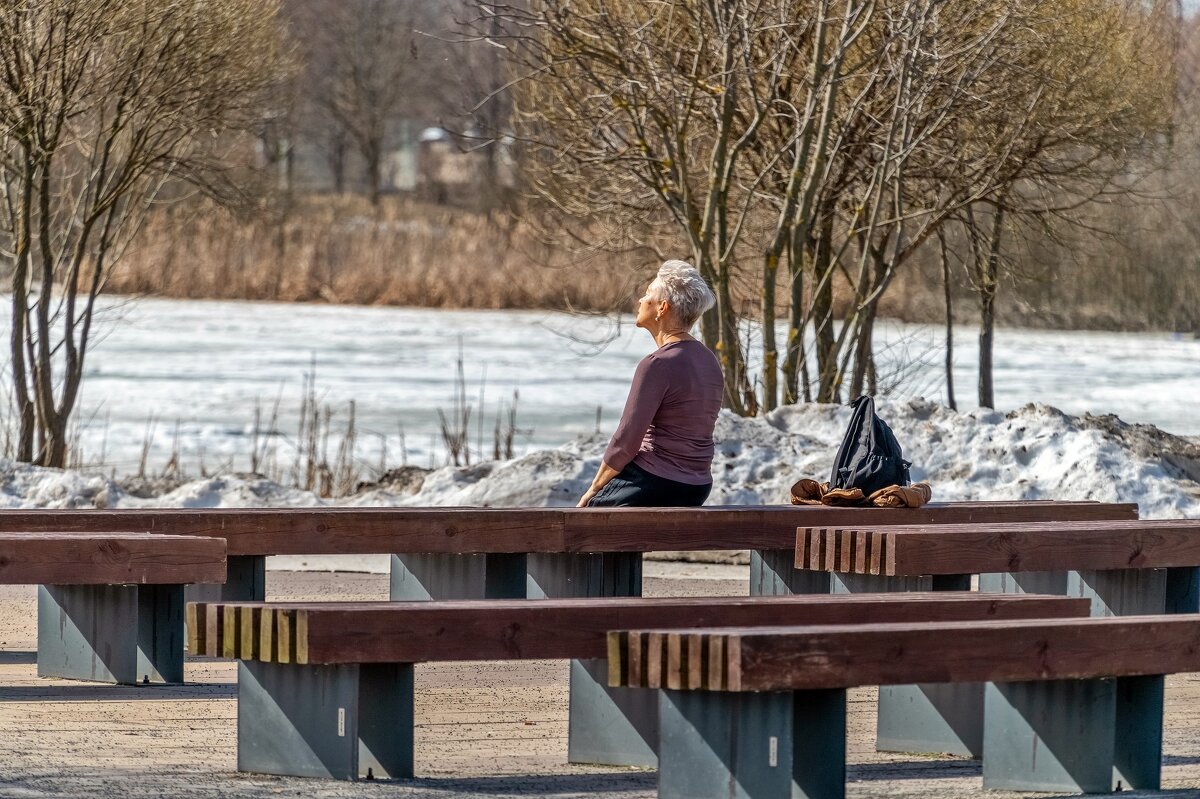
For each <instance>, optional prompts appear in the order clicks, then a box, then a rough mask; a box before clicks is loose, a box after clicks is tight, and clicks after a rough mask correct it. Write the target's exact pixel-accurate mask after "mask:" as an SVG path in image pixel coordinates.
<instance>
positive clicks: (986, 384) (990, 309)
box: [979, 205, 1004, 408]
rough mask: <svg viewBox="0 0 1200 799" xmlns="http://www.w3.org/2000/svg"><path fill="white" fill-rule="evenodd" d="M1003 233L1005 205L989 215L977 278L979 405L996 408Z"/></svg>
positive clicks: (999, 206)
mask: <svg viewBox="0 0 1200 799" xmlns="http://www.w3.org/2000/svg"><path fill="white" fill-rule="evenodd" d="M1003 233H1004V206H1003V205H998V206H997V207H996V213H995V214H994V215H993V217H992V233H991V241H990V243H989V246H988V251H987V257H986V258H985V260H984V262H983V264H982V265H981V266H982V274H981V278H982V279H981V280H980V281H979V283H980V285H979V407H981V408H995V407H996V400H995V391H994V386H993V379H992V374H993V372H992V350H993V345H994V343H995V335H996V294H997V293H998V291H999V289H1000V285H999V277H1000V241H1001V238H1002V236H1003Z"/></svg>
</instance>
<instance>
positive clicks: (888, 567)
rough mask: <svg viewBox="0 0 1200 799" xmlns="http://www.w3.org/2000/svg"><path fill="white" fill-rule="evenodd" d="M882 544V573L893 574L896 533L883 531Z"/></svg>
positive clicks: (894, 569) (894, 571)
mask: <svg viewBox="0 0 1200 799" xmlns="http://www.w3.org/2000/svg"><path fill="white" fill-rule="evenodd" d="M883 546H884V554H883V573H884V574H895V573H896V534H895V533H890V532H888V533H884V534H883ZM922 573H924V572H922ZM960 573H961V572H955V574H960Z"/></svg>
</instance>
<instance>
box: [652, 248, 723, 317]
mask: <svg viewBox="0 0 1200 799" xmlns="http://www.w3.org/2000/svg"><path fill="white" fill-rule="evenodd" d="M650 294H651V296H653V297H654V298H655V299H656V300H659V301H660V302H661V301H662V300H666V301H667V303H668V304H669V305H670V306H671V310H672V311H674V312H675V315H676V316H677V317H679V321H680V322H682V323H683V324H684V325H686V326H687V327H689V328H690V327H691V326H692V325H694V324H696V320H697V319H699V318H700V315H701V314H703V313H704V312H705V311H707V310H708V309H709V308H711V307H713V305H715V304H716V302H717V298H716V296H715V295H714V294H713V292H712V289H710V288H709V287H708V284H707V283H705V282H704V278H702V277H701V276H700V273H699V272H697V271H696V268H695V267H694V266H692V265H691V264H689V263H688V262H687V261H664V262H663V265H662V266H661V267H659V269H658V276H657V277H655V278H654V281H653V282H652V283H651V284H650Z"/></svg>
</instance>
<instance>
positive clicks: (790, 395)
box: [783, 231, 810, 405]
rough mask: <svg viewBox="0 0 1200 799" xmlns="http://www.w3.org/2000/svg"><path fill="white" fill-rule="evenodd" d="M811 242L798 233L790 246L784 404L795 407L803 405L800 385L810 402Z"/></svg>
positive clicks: (784, 361)
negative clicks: (807, 310) (807, 277)
mask: <svg viewBox="0 0 1200 799" xmlns="http://www.w3.org/2000/svg"><path fill="white" fill-rule="evenodd" d="M806 246H807V242H805V241H803V240H801V237H800V235H799V231H795V232H794V233H793V235H792V236H791V238H790V241H789V244H788V277H789V279H790V280H791V287H790V294H791V297H790V304H791V307H790V308H789V309H788V332H787V354H786V355H785V356H784V360H783V401H784V404H786V405H792V404H794V403H797V402H799V401H800V396H801V394H800V384H801V383H803V384H804V395H803V396H804V401H805V402H808V401H809V398H810V397H809V393H808V375H807V374H806V373H805V372H806V365H805V358H804V325H805V319H804V260H805V259H804V251H805V248H806Z"/></svg>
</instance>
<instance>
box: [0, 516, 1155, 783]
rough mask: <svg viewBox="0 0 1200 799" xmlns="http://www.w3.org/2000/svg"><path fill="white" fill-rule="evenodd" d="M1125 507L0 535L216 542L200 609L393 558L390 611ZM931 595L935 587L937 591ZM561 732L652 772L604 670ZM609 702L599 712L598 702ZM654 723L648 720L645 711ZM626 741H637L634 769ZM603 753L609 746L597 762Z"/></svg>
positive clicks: (349, 522)
mask: <svg viewBox="0 0 1200 799" xmlns="http://www.w3.org/2000/svg"><path fill="white" fill-rule="evenodd" d="M1136 518H1137V506H1136V505H1133V504H1108V503H1098V502H1048V501H1029V502H957V503H933V504H930V505H927V506H925V507H923V508H919V509H915V510H910V509H882V508H830V507H810V506H792V505H777V506H746V507H742V506H739V507H704V508H606V509H579V508H271V509H184V510H150V509H139V510H127V511H126V510H6V511H2V512H0V529H16V527H17V526H23V527H25V528H26V529H36V528H37V527H38V526H39V525H42V526H49V525H54V526H56V527H59V528H61V529H78V530H106V529H108V530H111V529H134V530H141V531H146V532H159V533H163V532H166V533H172V534H182V535H196V536H218V537H222V538H225V539H227V540H228V542H229V544H228V545H229V580H228V581H227V583H226V584H224V585H223V586H213V587H208V588H206V589H203V590H200V591H189V598H191V599H193V600H206V601H242V600H263V599H265V597H266V594H265V581H264V574H265V560H266V557H267V556H269V555H362V554H388V553H390V554H392V561H391V598H392V599H397V600H415V599H419V600H428V599H484V598H496V599H501V598H530V599H539V598H558V597H563V598H566V597H601V596H640V595H641V592H642V555H643V553H645V552H653V551H663V550H684V551H687V550H693V551H694V550H708V549H723V550H742V549H749V550H751V557H750V593H751V594H754V595H783V594H792V593H829V592H830V584H831V578H830V575H829V574H826V573H819V572H801V571H798V570H796V569H795V568H794V566H793V562H794V560H795V536H796V528H797V527H799V526H814V527H817V526H833V525H842V524H866V523H870V524H874V525H890V524H902V523H920V524H950V523H965V522H989V521H997V520H1000V519H1007V520H1012V521H1018V522H1036V521H1045V520H1059V519H1136ZM934 587H937V588H941V587H945V586H941V585H935V586H934ZM571 675H572V679H571V703H572V706H573V707H575V708H576V710H575V712H573V713H572V718H584V717H585V715H586V713H588V712H595V713H596V714H598V718H603V719H606V720H607V721H606V723H605V724H600V723H596V724H590V723H589V724H586V725H584V726H583V727H582V729H583V730H586V731H592V730H605V731H609V732H608V733H606V735H605V736H604V737H594V738H593V737H589V736H588V735H586V734H584V733H583V732H581V733H580V734H578V735H573V736H572V737H571V753H570V758H571V762H577V763H610V764H614V765H643V766H653V765H654V763H655V762H656V761H655V755H654V746H655V745H656V740H657V739H656V738H655V730H656V727H655V726H654V725H655V724H656V721H655V719H656V716H655V715H654V713H653V712H650V713H649V714H648V713H647V711H644V710H643V709H642V708H640V707H637V706H630V705H629V703H627V702H625V701H624V700H623V699H621V698H620V692H616V693H615V694H612V695H610V693H609V692H608V689H607V686H606V685H605V682H606V672H605V667H604V663H603V662H602V661H577V662H574V663H572V665H571ZM601 694H602V695H604V696H608V697H609V700H610V701H609V704H608V706H607V707H606V706H605V705H604V704H603V702H601V701H599V700H597V699H596V697H597V696H598V695H601ZM652 710H653V709H652ZM630 741H640V742H641V744H640V746H641V749H640V754H639V755H638V756H637V757H633V758H631V757H630V755H629V745H628V742H630ZM610 743H614V744H617V745H619V749H618V750H609V749H608V748H606V747H608V746H609V745H610Z"/></svg>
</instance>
